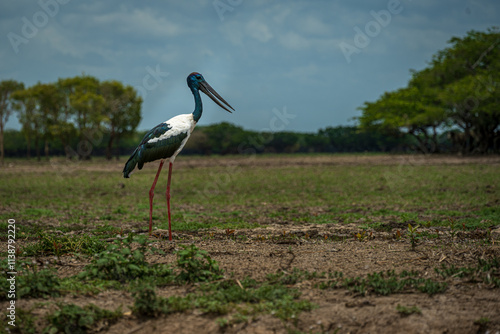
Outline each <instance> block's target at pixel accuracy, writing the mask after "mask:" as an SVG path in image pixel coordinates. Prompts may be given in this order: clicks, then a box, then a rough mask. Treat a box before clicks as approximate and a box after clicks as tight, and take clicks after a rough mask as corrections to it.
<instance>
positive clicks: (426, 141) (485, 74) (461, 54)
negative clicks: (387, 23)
mask: <svg viewBox="0 0 500 334" xmlns="http://www.w3.org/2000/svg"><path fill="white" fill-rule="evenodd" d="M449 44H450V45H451V46H450V47H448V48H445V49H444V50H441V51H439V52H438V53H437V54H436V55H434V56H433V58H432V61H431V62H430V63H429V66H428V67H427V68H425V69H423V70H421V71H412V78H411V80H410V81H409V83H408V86H407V87H405V88H401V89H399V90H397V91H394V92H389V93H385V94H384V95H383V96H381V97H380V98H379V99H378V100H377V101H376V102H365V104H364V106H362V107H361V108H360V109H361V110H362V112H363V115H362V116H361V117H359V121H360V126H361V128H362V129H365V130H366V129H376V130H377V131H383V132H386V133H390V134H392V135H396V136H399V135H400V133H401V132H403V133H408V134H410V135H412V136H413V137H414V139H415V140H416V143H417V149H418V150H420V151H421V152H424V153H434V152H439V151H440V133H442V132H443V131H444V130H448V131H450V134H451V136H450V138H451V140H453V141H454V144H455V146H457V145H458V146H460V147H461V151H462V152H463V153H487V152H489V151H497V152H498V151H500V109H499V108H498V105H499V103H498V102H499V100H500V90H499V89H498V85H499V83H500V33H499V32H498V29H496V28H491V29H488V30H487V32H477V31H470V32H468V33H467V35H466V36H465V37H463V38H458V37H454V38H452V39H451V40H450V41H449Z"/></svg>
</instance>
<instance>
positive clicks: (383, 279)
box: [318, 270, 448, 296]
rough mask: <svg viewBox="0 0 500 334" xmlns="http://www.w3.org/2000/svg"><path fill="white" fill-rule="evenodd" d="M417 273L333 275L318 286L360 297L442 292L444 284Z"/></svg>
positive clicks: (392, 271) (388, 272)
mask: <svg viewBox="0 0 500 334" xmlns="http://www.w3.org/2000/svg"><path fill="white" fill-rule="evenodd" d="M418 275H419V274H418V273H417V272H407V271H403V272H401V273H400V274H399V275H397V274H396V273H395V271H394V270H388V271H386V272H383V271H381V272H378V273H372V274H368V275H367V276H366V277H365V278H361V277H354V278H343V275H342V273H335V275H334V277H333V279H331V280H328V281H327V282H322V283H320V284H319V285H318V287H319V288H320V289H328V288H340V287H343V288H345V289H348V290H350V291H352V292H355V293H358V294H360V295H362V296H364V295H366V293H367V292H369V291H370V292H373V293H376V294H379V295H383V296H387V295H390V294H393V293H398V292H405V291H407V290H408V289H410V288H413V289H417V290H419V291H421V292H424V293H427V294H429V295H434V294H436V293H441V292H444V291H445V290H446V288H447V286H448V285H447V284H446V283H440V282H435V281H432V280H430V279H423V278H418V277H417V276H418Z"/></svg>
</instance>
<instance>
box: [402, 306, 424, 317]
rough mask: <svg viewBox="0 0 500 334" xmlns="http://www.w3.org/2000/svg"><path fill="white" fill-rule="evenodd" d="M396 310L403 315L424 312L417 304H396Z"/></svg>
mask: <svg viewBox="0 0 500 334" xmlns="http://www.w3.org/2000/svg"><path fill="white" fill-rule="evenodd" d="M396 311H398V312H399V314H401V315H402V316H409V315H411V314H422V311H421V310H420V308H418V307H417V306H403V305H400V304H398V306H396Z"/></svg>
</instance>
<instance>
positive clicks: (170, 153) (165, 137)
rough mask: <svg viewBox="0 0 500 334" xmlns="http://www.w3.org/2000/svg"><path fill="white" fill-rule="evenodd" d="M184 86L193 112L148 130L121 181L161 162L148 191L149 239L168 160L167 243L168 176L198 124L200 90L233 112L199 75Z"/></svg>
mask: <svg viewBox="0 0 500 334" xmlns="http://www.w3.org/2000/svg"><path fill="white" fill-rule="evenodd" d="M187 85H188V86H189V88H190V89H191V92H192V93H193V95H194V103H195V107H194V111H193V112H192V113H191V114H183V115H178V116H175V117H172V118H171V119H169V120H168V121H166V122H163V123H161V124H158V125H157V126H155V127H154V128H152V129H151V130H150V131H149V132H148V133H146V135H145V136H144V138H143V139H142V141H141V143H140V144H139V146H137V148H136V149H135V151H134V153H132V155H131V156H130V158H129V159H128V161H127V163H126V164H125V168H123V177H125V178H128V177H129V174H130V173H131V172H132V171H133V170H134V168H135V166H136V165H138V168H139V169H142V167H143V166H144V164H145V163H146V162H151V161H155V160H158V159H161V161H160V166H159V167H158V172H156V177H155V180H154V181H153V185H152V186H151V189H150V190H149V235H151V231H152V227H153V196H154V189H155V186H156V181H157V180H158V176H159V175H160V171H161V168H162V167H163V163H164V159H168V160H169V168H168V181H167V211H168V239H169V240H172V229H171V219H170V178H171V176H172V164H173V163H174V160H175V157H176V156H177V154H179V152H180V151H181V150H182V148H183V147H184V145H185V144H186V142H187V141H188V139H189V136H190V135H191V133H192V132H193V130H194V127H195V126H196V123H197V122H198V121H199V120H200V117H201V113H202V112H203V106H202V103H201V97H200V92H199V91H200V90H201V91H202V92H203V93H205V94H206V95H208V97H210V98H211V99H212V100H213V101H214V102H215V103H217V104H218V105H219V106H220V107H221V108H223V109H224V110H226V111H229V112H231V110H229V109H227V108H226V107H225V106H224V105H223V104H221V103H220V102H219V101H218V100H217V99H219V100H220V101H222V102H223V103H224V104H226V105H227V106H228V107H229V108H231V109H232V110H233V111H234V108H233V107H231V106H230V105H229V103H227V102H226V101H225V100H224V99H223V98H222V97H221V96H220V95H219V94H217V92H216V91H215V90H214V89H213V88H212V87H211V86H210V85H209V84H208V83H207V82H206V81H205V79H204V78H203V76H202V75H201V74H200V73H196V72H193V73H191V74H190V75H189V76H188V77H187Z"/></svg>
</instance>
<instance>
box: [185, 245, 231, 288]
mask: <svg viewBox="0 0 500 334" xmlns="http://www.w3.org/2000/svg"><path fill="white" fill-rule="evenodd" d="M181 247H182V248H183V249H181V250H179V251H177V267H178V268H179V269H180V270H181V271H180V273H179V274H178V275H177V277H176V279H177V281H178V282H190V283H193V282H209V281H213V280H217V279H220V278H222V277H223V275H222V274H223V272H222V270H221V269H220V268H219V264H218V263H217V261H215V260H212V258H211V257H210V256H209V255H208V252H206V251H204V250H201V249H198V248H197V247H196V246H195V245H190V246H183V245H181Z"/></svg>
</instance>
